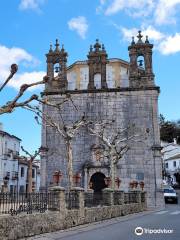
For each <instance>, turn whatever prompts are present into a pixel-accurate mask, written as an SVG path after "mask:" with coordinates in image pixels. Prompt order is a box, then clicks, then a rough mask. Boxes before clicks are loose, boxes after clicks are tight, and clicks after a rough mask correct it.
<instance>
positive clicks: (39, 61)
mask: <svg viewBox="0 0 180 240" xmlns="http://www.w3.org/2000/svg"><path fill="white" fill-rule="evenodd" d="M0 29H1V31H0V84H2V82H3V81H4V80H5V79H6V78H7V76H8V74H9V68H10V65H11V64H12V63H17V64H18V66H19V70H18V73H17V74H16V75H15V77H14V78H13V79H12V81H10V82H9V85H8V86H7V87H6V88H5V89H4V91H3V92H1V97H0V104H1V105H3V104H5V103H6V102H7V101H9V100H11V99H12V98H13V97H14V96H16V94H17V91H18V89H19V87H20V86H21V85H22V84H24V83H32V82H36V81H39V80H42V78H43V76H45V75H46V59H45V54H46V53H47V52H48V50H49V45H50V44H51V43H52V44H54V43H55V39H56V38H58V39H59V41H60V44H61V45H62V44H64V47H65V49H66V51H67V52H68V55H69V57H68V65H70V64H72V63H73V62H74V61H76V60H85V59H86V58H87V57H86V56H87V53H88V51H89V46H90V44H93V43H94V42H95V39H97V38H98V39H99V40H100V42H102V43H104V44H105V47H106V51H107V53H108V57H109V58H114V57H115V58H121V59H124V60H127V61H128V60H129V57H128V50H127V48H128V46H129V45H130V42H131V38H132V36H137V32H138V30H142V34H143V36H144V37H145V36H146V35H148V36H149V40H150V42H151V43H153V44H154V52H153V70H154V73H155V76H156V77H155V82H156V85H158V86H160V88H161V93H160V97H159V112H160V113H162V114H163V115H164V116H165V118H166V119H168V120H177V119H180V107H179V103H180V94H179V87H180V83H179V82H180V77H179V68H180V67H179V66H180V65H179V63H180V0H138V1H137V0H86V1H84V0H1V5H0ZM42 90H43V89H42V88H40V87H38V88H33V89H30V90H29V91H28V92H27V93H26V94H25V96H24V97H23V99H26V98H28V97H29V96H31V95H32V94H34V93H36V94H37V93H40V92H41V91H42ZM0 122H2V123H3V125H4V130H5V131H7V132H9V133H11V134H13V135H16V136H18V137H19V138H21V139H22V145H23V146H24V147H25V148H26V149H27V150H29V151H31V152H33V151H35V150H36V149H37V148H38V147H39V146H40V145H41V129H40V126H38V125H37V123H36V122H35V121H34V116H33V114H32V113H30V112H28V111H25V110H23V109H16V110H15V111H14V112H13V113H11V114H5V115H3V116H1V118H0Z"/></svg>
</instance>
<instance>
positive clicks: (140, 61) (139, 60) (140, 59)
mask: <svg viewBox="0 0 180 240" xmlns="http://www.w3.org/2000/svg"><path fill="white" fill-rule="evenodd" d="M137 66H138V67H139V68H140V69H142V70H145V63H144V56H142V55H141V56H139V57H138V58H137Z"/></svg>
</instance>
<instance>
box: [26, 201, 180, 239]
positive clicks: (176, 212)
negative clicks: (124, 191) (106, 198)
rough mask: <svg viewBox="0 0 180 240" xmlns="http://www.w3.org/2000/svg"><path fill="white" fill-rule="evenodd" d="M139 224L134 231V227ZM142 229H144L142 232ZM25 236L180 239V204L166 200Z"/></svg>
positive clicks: (39, 237)
mask: <svg viewBox="0 0 180 240" xmlns="http://www.w3.org/2000/svg"><path fill="white" fill-rule="evenodd" d="M137 227H141V228H142V229H140V230H139V231H138V230H137V233H139V234H141V235H136V234H135V229H136V228H137ZM142 231H143V233H142ZM26 239H28V240H32V239H33V240H121V239H122V240H136V239H138V240H146V239H151V240H161V239H162V240H167V239H168V240H179V239H180V204H178V205H177V204H166V208H165V209H164V210H162V211H156V212H154V211H149V212H143V213H138V214H132V215H128V216H124V217H119V218H116V219H111V220H107V221H103V222H101V223H99V222H98V223H93V224H89V225H83V226H79V227H74V228H72V229H69V230H63V231H59V232H54V233H47V234H43V235H39V236H35V237H31V238H26Z"/></svg>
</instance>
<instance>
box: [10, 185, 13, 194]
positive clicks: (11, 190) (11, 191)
mask: <svg viewBox="0 0 180 240" xmlns="http://www.w3.org/2000/svg"><path fill="white" fill-rule="evenodd" d="M13 192H14V185H10V193H13Z"/></svg>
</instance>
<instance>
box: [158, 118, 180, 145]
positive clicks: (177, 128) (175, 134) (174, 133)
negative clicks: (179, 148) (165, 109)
mask: <svg viewBox="0 0 180 240" xmlns="http://www.w3.org/2000/svg"><path fill="white" fill-rule="evenodd" d="M159 119H160V138H161V140H162V141H165V142H168V143H170V142H173V140H174V138H176V140H177V143H178V144H180V120H177V121H168V120H166V119H165V117H164V116H163V115H162V114H160V117H159Z"/></svg>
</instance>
